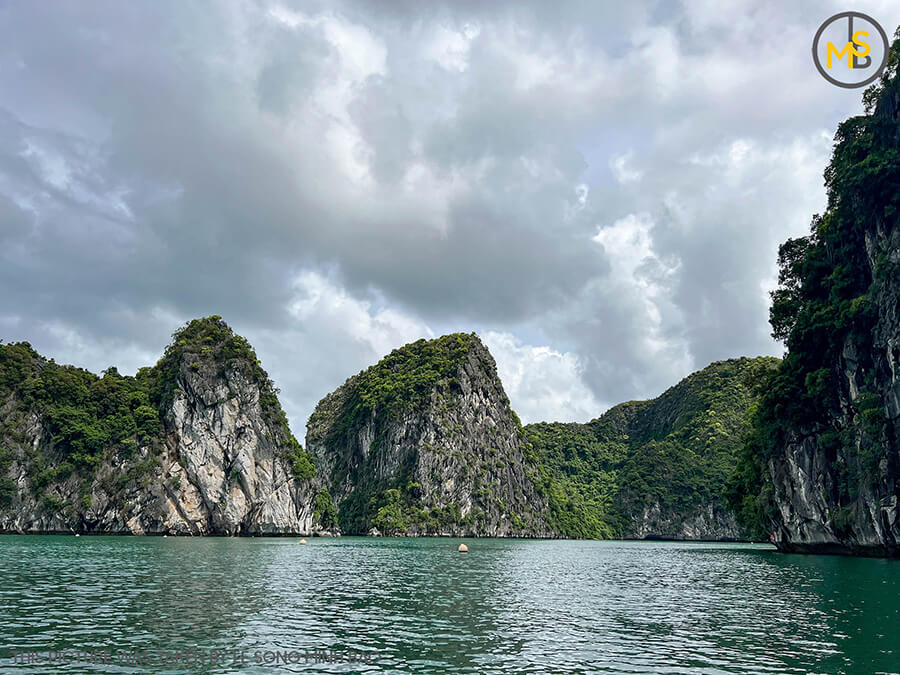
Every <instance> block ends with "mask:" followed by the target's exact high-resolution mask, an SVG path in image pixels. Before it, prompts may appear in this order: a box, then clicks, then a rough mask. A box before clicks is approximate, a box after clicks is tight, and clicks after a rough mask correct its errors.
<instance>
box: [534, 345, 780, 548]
mask: <svg viewBox="0 0 900 675" xmlns="http://www.w3.org/2000/svg"><path fill="white" fill-rule="evenodd" d="M777 365H778V359H774V358H771V357H759V358H756V359H749V358H741V359H731V360H728V361H717V362H715V363H713V364H711V365H709V366H707V367H706V368H704V369H703V370H701V371H699V372H696V373H694V374H692V375H690V376H688V377H687V378H685V379H684V380H682V381H681V382H679V383H678V384H677V385H675V386H674V387H672V388H671V389H669V390H667V391H666V392H665V393H663V394H662V395H661V396H659V397H658V398H655V399H653V400H651V401H632V402H629V403H622V404H620V405H617V406H615V407H614V408H612V409H610V410H609V411H608V412H606V413H605V414H604V415H602V416H600V417H598V418H597V419H595V420H593V421H592V422H588V423H587V424H574V423H573V424H561V423H541V424H530V425H528V426H526V427H525V433H526V435H527V436H528V438H529V440H530V441H531V444H532V447H533V450H534V452H535V454H536V457H537V460H538V462H539V464H540V466H541V489H542V491H543V492H546V494H547V495H548V498H549V519H550V522H551V523H552V524H553V526H554V527H555V528H556V529H557V530H558V531H559V532H561V533H562V534H564V535H565V536H570V537H596V538H610V537H626V538H636V539H643V538H647V537H659V538H667V539H744V538H747V537H749V536H750V534H749V532H748V531H747V530H746V528H744V527H741V526H739V525H738V523H737V522H736V520H735V517H734V514H733V513H732V511H731V509H730V508H729V506H728V503H727V501H726V488H727V486H726V483H727V480H728V478H729V476H730V475H731V473H732V472H733V470H734V466H735V461H736V453H737V450H738V448H739V447H740V444H741V439H742V437H743V435H744V434H746V432H747V430H748V428H749V420H750V413H751V410H752V408H753V405H754V401H755V395H754V394H753V384H754V382H757V381H759V380H760V379H761V378H763V377H765V376H766V374H767V373H768V372H770V371H771V370H772V369H774V368H776V367H777Z"/></svg>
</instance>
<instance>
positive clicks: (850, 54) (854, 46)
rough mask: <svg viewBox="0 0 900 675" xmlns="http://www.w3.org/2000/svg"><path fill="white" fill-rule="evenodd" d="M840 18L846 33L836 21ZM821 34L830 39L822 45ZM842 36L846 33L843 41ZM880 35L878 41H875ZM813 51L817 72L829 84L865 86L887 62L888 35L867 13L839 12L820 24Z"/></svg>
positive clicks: (878, 73) (846, 86)
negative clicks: (876, 63)
mask: <svg viewBox="0 0 900 675" xmlns="http://www.w3.org/2000/svg"><path fill="white" fill-rule="evenodd" d="M842 20H846V22H847V23H846V26H847V29H846V33H844V32H843V25H842V23H838V22H842ZM826 31H828V32H827V34H826ZM838 31H840V33H839V34H838ZM823 35H825V37H826V39H827V38H829V37H830V38H831V39H830V40H827V41H824V44H823V39H822V38H823ZM844 35H846V36H847V39H846V41H844V40H843V36H844ZM879 37H880V38H881V40H878V38H879ZM836 38H839V39H836ZM879 51H880V53H879ZM812 54H813V62H814V63H815V64H816V68H817V69H818V71H819V73H821V75H822V77H824V78H825V79H826V80H828V81H829V82H831V83H832V84H835V85H837V86H839V87H844V88H847V89H855V88H856V87H864V86H865V85H867V84H869V83H870V82H873V81H875V79H876V78H877V77H878V76H879V75H881V72H882V71H883V70H884V67H885V65H886V64H887V57H888V39H887V34H885V32H884V29H883V28H882V27H881V26H880V25H879V24H878V22H877V21H875V19H873V18H872V17H871V16H868V15H867V14H863V13H862V12H841V13H840V14H835V15H834V16H832V17H830V18H828V19H827V20H826V21H825V23H823V24H822V25H821V26H819V30H818V31H816V36H815V38H813V46H812ZM845 58H846V59H847V62H846V65H845V64H844V59H845ZM875 59H878V60H879V63H878V66H877V67H873V66H874V65H875V64H874V63H873V60H875ZM823 61H824V62H825V63H824V65H823V63H822V62H823Z"/></svg>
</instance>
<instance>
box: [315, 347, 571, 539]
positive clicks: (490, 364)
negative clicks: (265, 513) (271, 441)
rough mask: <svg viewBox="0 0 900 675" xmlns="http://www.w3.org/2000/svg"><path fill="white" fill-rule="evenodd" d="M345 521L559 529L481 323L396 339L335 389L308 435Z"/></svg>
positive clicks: (371, 525)
mask: <svg viewBox="0 0 900 675" xmlns="http://www.w3.org/2000/svg"><path fill="white" fill-rule="evenodd" d="M306 445H307V448H308V450H309V451H310V452H311V453H312V454H313V455H314V456H315V459H316V464H317V466H318V468H319V472H320V475H321V479H322V480H323V482H324V484H325V485H326V486H327V488H328V490H329V491H330V492H331V494H332V495H333V496H334V499H335V502H336V503H337V505H338V514H339V519H340V524H341V528H342V530H343V531H344V532H345V533H350V534H356V533H367V532H370V531H374V532H380V533H382V534H406V535H426V534H430V535H450V534H454V535H471V536H491V537H495V536H500V537H502V536H550V535H551V534H553V533H552V531H551V529H550V528H549V527H548V526H547V524H546V522H545V520H544V511H545V509H546V498H545V497H543V496H541V495H540V494H539V492H538V490H537V488H536V481H537V478H538V468H537V466H536V465H535V463H534V461H533V458H531V457H529V456H528V455H527V449H528V444H527V442H526V441H525V440H524V437H523V434H522V429H521V425H520V424H519V420H518V418H517V417H516V416H515V414H514V413H513V412H512V410H511V409H510V407H509V400H508V399H507V397H506V394H505V393H504V391H503V386H502V385H501V383H500V380H499V378H498V377H497V370H496V365H495V363H494V360H493V358H492V357H491V355H490V353H489V352H488V350H487V348H486V347H485V346H484V345H483V344H482V343H481V341H480V340H479V339H478V338H477V337H476V336H475V335H474V334H472V335H464V334H455V335H448V336H445V337H442V338H439V339H437V340H432V341H425V340H420V341H418V342H415V343H413V344H410V345H407V346H406V347H403V348H401V349H398V350H395V351H394V352H392V353H391V354H390V355H388V356H387V357H386V358H385V359H383V360H382V361H381V362H380V363H378V364H377V365H375V366H373V367H372V368H369V369H368V370H366V371H363V372H362V373H360V374H359V375H356V376H354V377H351V378H350V379H349V380H347V382H346V383H344V385H342V386H341V387H340V388H339V389H337V390H336V391H335V392H333V393H332V394H329V395H328V396H326V397H325V398H324V399H323V400H322V401H321V402H320V403H319V405H318V406H317V407H316V410H315V412H314V413H313V414H312V416H311V417H310V421H309V425H308V431H307V436H306Z"/></svg>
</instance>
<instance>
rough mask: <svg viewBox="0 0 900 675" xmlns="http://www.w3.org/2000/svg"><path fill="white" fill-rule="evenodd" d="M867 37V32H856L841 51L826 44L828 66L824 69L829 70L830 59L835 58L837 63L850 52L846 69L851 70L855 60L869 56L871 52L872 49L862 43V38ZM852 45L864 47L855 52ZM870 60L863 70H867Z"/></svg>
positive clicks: (832, 44)
mask: <svg viewBox="0 0 900 675" xmlns="http://www.w3.org/2000/svg"><path fill="white" fill-rule="evenodd" d="M851 25H852V24H851ZM864 37H869V31H865V30H858V31H856V32H855V33H853V34H852V35H851V36H850V40H848V41H847V44H845V45H844V48H843V49H842V50H841V51H838V50H837V47H835V46H834V43H833V42H828V45H827V48H826V53H827V54H828V58H827V61H828V64H827V65H826V66H825V67H826V68H829V69H830V68H831V57H832V56H835V57H837V59H838V61H840V60H841V59H843V58H844V54H847V53H848V52H850V55H848V56H847V67H848V68H853V67H854V66H853V64H854V62H855V61H856V59H857V58H859V57H860V56H865V57H868V56H869V52H871V51H872V48H871V47H870V46H869V43H868V42H863V41H862V38H864ZM853 45H859V46H860V47H864V49H863V50H862V51H857V50H856V47H854V46H853ZM871 62H872V59H869V60H868V62H867V63H866V65H864V66H863V68H867V67H868V66H869V64H871Z"/></svg>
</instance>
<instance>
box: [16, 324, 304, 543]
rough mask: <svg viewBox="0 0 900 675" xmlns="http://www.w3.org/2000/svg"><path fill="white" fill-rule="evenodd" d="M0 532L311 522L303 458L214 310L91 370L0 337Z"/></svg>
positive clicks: (258, 529)
mask: <svg viewBox="0 0 900 675" xmlns="http://www.w3.org/2000/svg"><path fill="white" fill-rule="evenodd" d="M0 395H2V399H0V400H2V407H0V421H2V426H0V429H2V431H0V470H2V471H0V473H2V474H3V476H4V483H3V487H0V531H4V532H66V531H77V532H97V533H132V534H160V533H169V534H183V535H206V534H220V535H235V534H258V535H264V534H301V533H312V532H313V531H314V530H315V529H316V528H317V527H318V525H319V524H318V522H317V519H316V517H315V516H316V515H318V514H314V497H315V488H314V484H313V483H314V481H313V480H312V475H313V473H314V470H313V468H312V464H311V463H310V461H309V458H308V456H306V454H305V453H304V452H303V451H302V449H300V446H299V445H298V444H297V442H296V441H295V440H294V439H293V436H291V434H290V431H289V430H288V428H287V425H286V422H285V418H284V413H283V412H282V411H281V407H280V406H279V404H278V401H277V398H276V397H275V393H274V391H273V389H272V385H271V382H269V380H268V378H267V377H266V375H265V372H264V371H263V370H262V368H261V367H260V366H259V363H258V361H257V360H256V356H255V354H254V353H253V351H252V349H250V347H249V345H247V344H246V342H245V341H243V339H242V338H240V337H238V336H235V335H234V334H233V333H232V332H231V330H230V329H229V328H228V327H227V326H226V325H225V324H224V323H223V322H222V321H221V320H220V319H219V318H218V317H211V318H208V319H204V320H200V321H194V322H191V323H190V324H188V326H187V327H186V328H185V329H183V330H182V331H179V333H176V335H175V343H174V344H173V345H172V346H171V347H170V348H169V349H168V350H167V351H166V355H165V356H164V357H163V359H162V360H161V361H160V363H159V364H157V366H156V367H154V368H147V369H143V370H142V371H141V372H140V373H139V374H138V376H137V377H136V378H124V377H121V376H119V375H118V373H116V372H115V371H114V370H112V371H107V373H105V374H104V376H103V377H102V378H97V377H96V376H93V375H91V374H90V373H86V372H85V371H81V370H79V369H75V368H71V367H64V366H58V365H56V364H54V363H53V362H48V361H46V360H44V359H42V358H40V357H39V356H38V355H37V354H36V353H34V352H33V351H32V350H31V349H30V347H28V346H27V345H26V344H18V345H6V346H0Z"/></svg>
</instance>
